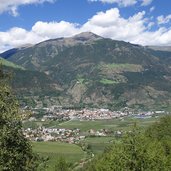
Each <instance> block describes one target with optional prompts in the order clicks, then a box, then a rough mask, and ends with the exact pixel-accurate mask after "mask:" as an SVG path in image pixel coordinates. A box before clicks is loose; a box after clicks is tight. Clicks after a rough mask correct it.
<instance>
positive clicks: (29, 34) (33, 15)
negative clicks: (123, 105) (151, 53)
mask: <svg viewBox="0 0 171 171" xmlns="http://www.w3.org/2000/svg"><path fill="white" fill-rule="evenodd" d="M0 2H1V3H0V52H2V51H4V50H7V49H9V48H12V47H17V46H21V45H23V44H28V43H29V44H35V43H38V42H40V41H43V40H46V39H51V38H57V37H70V36H73V35H75V34H78V33H80V32H84V31H92V32H94V33H96V34H99V35H101V36H104V37H109V38H112V39H117V40H124V41H128V42H131V43H137V44H142V45H171V1H170V0H8V1H7V0H0Z"/></svg>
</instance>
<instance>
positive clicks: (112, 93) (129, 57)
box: [8, 32, 171, 109]
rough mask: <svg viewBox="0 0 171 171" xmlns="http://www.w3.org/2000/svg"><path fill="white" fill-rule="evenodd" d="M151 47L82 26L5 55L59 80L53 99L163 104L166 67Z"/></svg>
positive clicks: (170, 91) (168, 78) (168, 92)
mask: <svg viewBox="0 0 171 171" xmlns="http://www.w3.org/2000/svg"><path fill="white" fill-rule="evenodd" d="M154 52H155V51H153V50H151V49H148V48H146V47H142V46H139V45H133V44H130V43H126V42H123V41H115V40H111V39H105V38H102V37H100V36H97V35H95V34H93V33H89V32H87V33H81V34H79V35H76V36H74V37H71V38H60V39H53V40H48V41H45V42H42V43H39V44H37V45H35V46H32V47H29V48H25V49H23V50H20V51H18V52H16V53H15V54H13V55H12V56H10V57H9V58H8V59H9V60H10V61H12V62H14V63H16V64H18V65H21V66H22V67H24V68H26V69H28V70H32V71H38V72H42V73H44V74H46V75H47V76H48V77H49V78H51V80H53V81H54V82H57V83H59V84H60V86H61V89H62V90H61V93H60V95H59V94H57V95H56V98H57V99H58V100H56V102H55V103H56V104H58V105H86V106H94V107H110V108H112V109H118V108H122V107H125V106H129V107H133V108H140V107H141V108H145V109H149V108H150V109H151V108H155V109H156V108H168V107H170V104H171V87H170V84H171V69H170V67H169V65H168V63H166V62H164V61H162V58H161V56H158V55H156V54H155V53H154ZM16 87H17V86H16ZM40 92H41V91H40ZM40 94H41V93H39V95H40ZM51 96H53V94H52V95H51ZM51 96H49V98H50V97H51ZM50 99H51V98H50ZM52 99H53V98H52Z"/></svg>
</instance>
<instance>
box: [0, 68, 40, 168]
mask: <svg viewBox="0 0 171 171" xmlns="http://www.w3.org/2000/svg"><path fill="white" fill-rule="evenodd" d="M8 78H9V77H8V75H7V74H5V73H4V72H3V71H2V69H0V170H2V171H34V170H36V169H37V167H38V162H37V159H38V158H37V156H36V155H35V154H33V152H32V148H31V145H30V142H29V141H28V140H27V139H26V138H25V137H24V135H23V131H22V124H21V119H20V116H19V114H18V113H19V112H18V109H19V105H18V103H17V100H16V99H15V96H14V95H13V94H12V91H11V88H10V86H9V85H8V80H9V79H8Z"/></svg>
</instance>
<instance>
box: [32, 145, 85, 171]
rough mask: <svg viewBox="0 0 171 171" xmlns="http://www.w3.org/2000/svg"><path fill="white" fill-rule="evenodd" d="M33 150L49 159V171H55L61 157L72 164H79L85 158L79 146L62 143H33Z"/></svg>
mask: <svg viewBox="0 0 171 171" xmlns="http://www.w3.org/2000/svg"><path fill="white" fill-rule="evenodd" d="M33 150H34V151H35V152H36V153H38V154H40V155H41V156H44V157H49V162H48V169H47V171H54V166H55V163H56V161H57V159H58V158H59V157H60V156H63V157H64V158H66V160H67V161H68V162H71V163H75V162H78V161H80V160H81V159H82V158H84V157H85V154H84V152H83V151H82V150H81V148H80V147H79V146H77V145H74V144H66V143H60V142H33Z"/></svg>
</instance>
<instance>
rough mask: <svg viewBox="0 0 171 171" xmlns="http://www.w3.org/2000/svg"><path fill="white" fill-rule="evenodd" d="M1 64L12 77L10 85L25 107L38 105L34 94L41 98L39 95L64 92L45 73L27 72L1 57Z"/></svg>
mask: <svg viewBox="0 0 171 171" xmlns="http://www.w3.org/2000/svg"><path fill="white" fill-rule="evenodd" d="M0 64H1V65H2V68H3V70H4V71H5V72H7V73H9V74H10V76H11V77H12V79H11V80H10V83H11V85H12V87H13V89H14V90H15V92H16V93H17V97H18V98H19V99H21V101H20V102H21V104H22V105H24V106H25V105H30V106H35V105H36V104H35V103H36V102H35V98H34V99H33V95H32V94H34V96H35V95H38V96H39V94H41V95H42V96H46V95H48V94H53V95H56V94H59V93H60V91H61V90H62V89H61V87H60V86H59V85H58V84H57V82H55V81H54V80H52V79H51V78H50V77H48V76H47V75H46V74H45V73H43V72H39V71H30V70H27V69H25V68H23V67H21V66H19V65H16V64H14V63H12V62H10V61H7V60H6V59H3V58H1V57H0ZM47 100H48V99H47Z"/></svg>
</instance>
